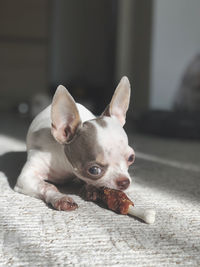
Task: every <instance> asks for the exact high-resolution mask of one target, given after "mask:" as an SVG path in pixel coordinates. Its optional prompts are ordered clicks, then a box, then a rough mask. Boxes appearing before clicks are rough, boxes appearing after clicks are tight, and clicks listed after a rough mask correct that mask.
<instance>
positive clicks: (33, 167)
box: [15, 77, 134, 210]
mask: <svg viewBox="0 0 200 267" xmlns="http://www.w3.org/2000/svg"><path fill="white" fill-rule="evenodd" d="M129 98H130V84H129V82H128V79H127V78H126V77H124V78H122V80H121V82H120V84H119V85H118V87H117V89H116V91H115V94H114V96H113V98H112V101H111V103H110V105H109V106H108V108H107V109H106V110H105V112H104V113H103V114H102V115H101V116H100V117H95V116H94V115H93V114H92V113H91V112H90V111H89V110H87V109H86V108H85V107H84V106H82V105H80V104H76V103H75V102H74V100H73V98H72V97H71V95H70V94H69V93H68V91H67V90H66V89H65V88H64V87H63V86H59V87H58V89H57V91H56V93H55V95H54V98H53V102H52V105H51V106H49V107H47V108H46V109H45V110H44V111H42V112H41V113H40V114H39V115H38V116H37V117H36V118H35V119H34V120H33V122H32V124H31V126H30V128H29V131H28V134H27V152H28V157H27V162H26V164H25V165H24V168H23V169H22V172H21V174H20V176H19V178H18V180H17V184H16V186H15V190H16V191H17V192H20V193H24V194H27V195H30V196H34V197H37V198H40V199H43V200H44V201H45V202H46V203H50V204H51V205H52V206H53V207H54V208H55V209H59V210H73V209H75V208H77V204H76V203H74V201H73V199H71V198H69V197H68V196H66V195H65V194H62V193H60V192H59V191H58V189H57V188H56V186H55V185H53V184H52V183H55V184H62V183H64V182H66V180H68V179H70V178H73V177H78V178H80V179H81V180H83V181H85V182H86V183H87V184H89V185H90V184H91V185H94V186H97V187H100V186H107V187H111V188H114V189H121V190H125V189H126V188H127V187H128V186H129V185H130V182H131V178H130V176H129V174H128V167H129V165H130V164H131V163H132V162H133V161H134V151H133V149H132V148H130V147H129V146H128V139H127V136H126V134H125V131H124V130H123V128H122V126H123V125H124V123H125V114H126V111H127V109H128V105H129ZM48 181H49V182H52V183H48Z"/></svg>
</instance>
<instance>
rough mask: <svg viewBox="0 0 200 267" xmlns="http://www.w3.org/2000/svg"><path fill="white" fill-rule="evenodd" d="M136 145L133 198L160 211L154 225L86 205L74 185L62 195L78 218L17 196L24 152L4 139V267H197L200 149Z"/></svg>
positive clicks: (140, 141)
mask: <svg viewBox="0 0 200 267" xmlns="http://www.w3.org/2000/svg"><path fill="white" fill-rule="evenodd" d="M132 138H133V140H134V144H135V148H136V157H137V151H138V157H137V160H136V162H135V165H134V166H133V167H132V168H131V169H130V173H131V175H132V177H133V184H132V188H131V189H130V192H129V196H130V197H131V199H132V200H133V201H134V202H135V205H136V206H138V207H144V208H152V207H153V208H155V209H156V212H157V214H156V221H155V223H154V224H153V225H147V224H145V223H143V222H141V221H139V220H137V219H135V218H132V217H129V216H124V215H118V214H115V213H114V212H112V211H109V210H106V209H103V208H102V207H99V206H98V205H96V204H95V203H91V202H86V201H84V200H83V199H82V198H81V197H80V196H79V195H78V194H77V187H78V185H77V184H75V185H74V186H70V189H68V187H67V186H66V187H65V188H64V189H63V190H64V191H65V190H66V191H68V192H69V195H70V196H72V197H73V198H74V200H75V201H76V202H77V203H78V205H79V208H78V209H77V210H75V211H73V212H62V211H56V210H53V209H51V208H50V207H48V206H47V205H46V204H45V203H43V202H42V201H41V200H38V199H34V198H31V197H28V196H25V195H21V194H18V193H15V192H14V191H13V190H12V187H13V185H14V183H15V181H16V177H17V175H18V173H19V170H20V168H21V165H22V164H23V162H24V160H25V156H26V155H25V153H24V152H23V150H24V149H25V145H24V141H23V140H21V141H20V140H19V139H14V138H13V137H9V136H8V135H6V134H1V133H0V144H1V148H0V154H1V156H0V266H6V267H7V266H34V267H35V266H68V265H69V266H137V267H138V266H148V267H149V266H156V267H157V266H170V267H171V266H176V265H178V266H200V172H199V166H200V162H199V161H200V144H199V143H191V144H190V143H185V142H180V141H179V142H178V141H173V142H174V143H172V142H171V141H169V140H162V139H159V140H158V139H157V138H147V137H141V136H137V135H136V136H133V137H132V136H131V138H130V143H131V145H132V144H133V141H132ZM22 139H23V138H22ZM169 146H171V149H170V148H169ZM184 147H185V149H184ZM20 151H21V152H20ZM186 152H187V153H188V155H190V154H191V157H188V160H189V162H188V160H187V155H186ZM183 153H185V156H183ZM194 153H196V156H194V155H193V154H194ZM170 155H172V156H170ZM192 157H194V158H195V160H193V158H192ZM197 157H198V159H197ZM157 159H158V161H157ZM159 159H162V160H159ZM186 161H187V164H189V166H191V168H189V169H188V168H184V167H183V168H181V165H182V166H184V163H185V162H186ZM170 162H171V163H173V162H176V163H177V162H178V163H179V164H178V165H177V164H175V165H173V164H171V165H170Z"/></svg>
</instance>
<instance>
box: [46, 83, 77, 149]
mask: <svg viewBox="0 0 200 267" xmlns="http://www.w3.org/2000/svg"><path fill="white" fill-rule="evenodd" d="M51 120H52V127H51V132H52V135H53V136H54V138H55V139H56V141H58V142H59V143H60V144H67V143H69V142H70V141H71V140H72V139H73V137H74V135H75V134H76V131H77V129H78V127H79V126H81V119H80V115H79V112H78V109H77V107H76V103H75V101H74V99H73V97H72V96H71V95H70V93H69V92H68V91H67V89H66V88H65V87H64V86H62V85H59V86H58V88H57V90H56V92H55V95H54V97H53V101H52V105H51Z"/></svg>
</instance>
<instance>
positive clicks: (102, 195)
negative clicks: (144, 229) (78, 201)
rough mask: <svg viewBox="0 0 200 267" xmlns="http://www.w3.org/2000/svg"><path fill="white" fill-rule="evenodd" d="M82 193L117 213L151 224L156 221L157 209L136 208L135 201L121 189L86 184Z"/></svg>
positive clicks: (88, 198)
mask: <svg viewBox="0 0 200 267" xmlns="http://www.w3.org/2000/svg"><path fill="white" fill-rule="evenodd" d="M82 195H83V196H84V198H85V199H86V200H90V201H94V202H101V203H103V204H104V205H105V206H107V208H108V209H110V210H113V211H115V212H117V213H120V214H124V215H126V214H129V215H132V216H135V217H138V218H140V219H142V220H143V221H144V222H146V223H149V224H151V223H154V221H155V210H153V209H146V210H145V209H141V208H135V206H134V203H133V202H132V201H131V200H130V199H129V198H128V196H127V195H126V194H125V193H124V192H122V191H120V190H115V189H111V188H108V187H101V188H96V187H94V186H86V187H85V186H84V187H83V190H82Z"/></svg>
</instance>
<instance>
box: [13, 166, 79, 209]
mask: <svg viewBox="0 0 200 267" xmlns="http://www.w3.org/2000/svg"><path fill="white" fill-rule="evenodd" d="M14 190H15V191H16V192H19V193H22V194H25V195H29V196H33V197H36V198H39V199H42V200H44V202H46V203H47V204H51V205H52V206H53V207H54V208H55V209H56V210H64V211H71V210H75V209H76V208H78V205H77V204H76V203H75V202H74V200H73V199H72V198H70V197H68V196H67V195H65V194H62V193H61V192H59V191H58V189H57V187H56V186H55V185H53V184H50V183H48V182H46V181H45V178H43V177H41V176H40V175H38V173H37V171H36V170H35V169H34V168H33V167H32V166H31V165H30V163H29V162H27V163H26V164H25V166H24V168H23V170H22V172H21V174H20V176H19V178H18V180H17V184H16V186H15V188H14Z"/></svg>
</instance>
